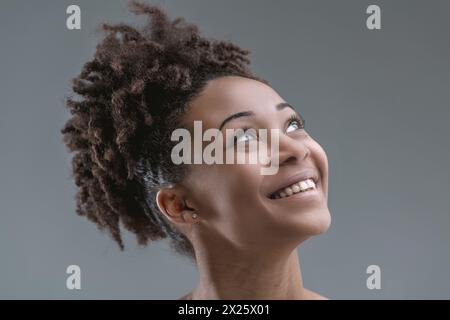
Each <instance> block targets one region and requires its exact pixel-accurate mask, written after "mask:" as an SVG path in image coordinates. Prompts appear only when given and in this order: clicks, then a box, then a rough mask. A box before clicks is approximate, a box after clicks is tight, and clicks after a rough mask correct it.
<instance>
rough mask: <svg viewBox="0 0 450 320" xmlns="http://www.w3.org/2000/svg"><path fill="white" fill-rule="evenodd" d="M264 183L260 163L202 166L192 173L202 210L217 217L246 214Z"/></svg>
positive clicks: (192, 184)
mask: <svg viewBox="0 0 450 320" xmlns="http://www.w3.org/2000/svg"><path fill="white" fill-rule="evenodd" d="M260 184H261V176H260V174H259V166H255V165H247V164H222V165H199V166H196V167H194V168H193V169H192V171H191V174H190V175H189V186H190V187H192V189H191V191H192V193H193V195H194V197H195V199H196V202H197V204H198V206H199V207H200V208H201V209H199V210H205V211H207V212H208V213H207V214H208V215H211V216H215V217H217V218H220V217H221V216H226V217H227V219H233V215H241V216H242V215H244V214H245V212H246V211H248V210H249V208H251V207H252V205H254V204H253V202H255V201H256V200H258V192H259V186H260ZM250 203H252V205H250ZM221 220H222V219H221Z"/></svg>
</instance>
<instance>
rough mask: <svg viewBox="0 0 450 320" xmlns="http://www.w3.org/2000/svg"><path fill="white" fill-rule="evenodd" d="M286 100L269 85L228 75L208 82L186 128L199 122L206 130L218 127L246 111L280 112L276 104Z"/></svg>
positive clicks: (195, 100) (189, 113)
mask: <svg viewBox="0 0 450 320" xmlns="http://www.w3.org/2000/svg"><path fill="white" fill-rule="evenodd" d="M282 101H283V99H281V97H280V96H279V95H278V94H277V93H276V92H275V91H274V90H273V89H272V88H271V87H269V86H268V85H266V84H264V83H262V82H259V81H256V80H253V79H247V78H243V77H237V76H227V77H221V78H218V79H214V80H211V81H209V82H208V84H207V85H206V86H205V88H204V89H203V91H202V92H201V93H200V94H199V95H198V96H197V97H195V98H194V99H193V100H192V101H191V103H190V105H189V109H188V112H187V114H186V116H185V119H184V120H185V121H184V122H185V123H186V125H188V126H189V125H190V124H192V123H193V121H195V120H201V121H203V124H204V127H217V126H218V125H219V124H220V122H221V121H222V120H223V119H225V118H226V117H228V116H230V115H232V114H235V113H237V112H242V111H253V112H255V113H256V114H257V115H258V114H261V113H268V112H276V111H275V107H274V106H275V105H276V104H277V103H279V102H282Z"/></svg>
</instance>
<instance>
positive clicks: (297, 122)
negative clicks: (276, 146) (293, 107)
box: [286, 115, 305, 133]
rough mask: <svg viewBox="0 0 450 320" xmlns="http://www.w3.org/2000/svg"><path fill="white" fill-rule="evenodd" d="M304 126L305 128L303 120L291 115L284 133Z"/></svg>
mask: <svg viewBox="0 0 450 320" xmlns="http://www.w3.org/2000/svg"><path fill="white" fill-rule="evenodd" d="M304 128H305V120H304V119H302V118H300V117H299V116H297V115H292V116H291V117H290V118H289V120H288V127H287V128H286V133H289V132H292V131H295V130H299V129H304Z"/></svg>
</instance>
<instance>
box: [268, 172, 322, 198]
mask: <svg viewBox="0 0 450 320" xmlns="http://www.w3.org/2000/svg"><path fill="white" fill-rule="evenodd" d="M317 185H318V181H317V180H316V181H314V178H313V177H310V178H307V179H303V180H301V181H297V182H295V183H293V184H291V185H289V186H287V187H284V188H281V189H279V190H277V191H275V192H273V193H271V194H270V195H268V197H269V198H270V199H273V200H275V199H282V198H288V197H290V196H293V195H295V194H297V193H303V192H308V191H311V190H316V189H317Z"/></svg>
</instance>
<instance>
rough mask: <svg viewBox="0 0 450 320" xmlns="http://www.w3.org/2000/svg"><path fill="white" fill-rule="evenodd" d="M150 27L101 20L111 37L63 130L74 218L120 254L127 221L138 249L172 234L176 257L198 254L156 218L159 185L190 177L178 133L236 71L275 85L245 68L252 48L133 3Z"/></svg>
mask: <svg viewBox="0 0 450 320" xmlns="http://www.w3.org/2000/svg"><path fill="white" fill-rule="evenodd" d="M129 7H130V9H131V11H132V12H134V13H136V14H144V15H147V16H148V22H147V23H146V25H145V26H144V27H141V28H135V27H132V26H130V25H126V24H115V25H110V24H102V31H104V32H105V34H106V35H105V37H104V38H103V39H102V41H101V42H100V43H99V44H98V45H97V48H96V52H95V54H94V57H93V58H92V60H91V61H89V62H87V63H86V64H85V65H84V66H83V68H82V71H81V73H80V74H79V75H78V76H77V77H76V78H74V79H73V80H72V89H73V91H74V92H75V93H76V95H77V98H74V97H73V95H71V96H70V97H68V98H67V99H66V104H67V108H68V109H69V110H70V113H71V118H70V119H69V120H68V121H67V123H66V124H65V125H64V127H63V128H62V129H61V133H62V134H63V140H64V143H65V144H66V146H67V147H68V149H69V150H70V151H71V152H73V153H74V154H73V158H72V170H73V177H74V180H75V184H76V186H77V187H78V189H77V194H76V212H77V214H79V215H81V216H85V217H87V218H88V219H89V220H91V221H93V222H94V223H96V224H97V226H98V228H99V229H100V230H105V229H106V230H108V231H109V233H110V234H111V236H112V238H113V239H114V240H115V241H116V242H117V244H118V245H119V247H120V248H121V249H122V250H123V248H124V245H123V241H122V237H121V230H120V224H122V225H123V226H124V227H125V228H126V229H128V230H129V231H131V232H132V233H134V234H135V235H136V238H137V241H138V243H139V244H140V245H146V244H147V243H148V242H149V241H153V240H158V239H162V238H167V237H168V236H169V239H171V240H172V241H171V242H170V244H171V247H172V248H173V249H175V250H176V251H177V252H178V253H181V254H184V255H186V256H188V257H191V258H194V259H195V254H194V248H193V247H192V244H191V243H190V241H189V240H188V239H187V238H186V237H185V236H184V235H183V234H181V233H180V232H179V231H178V230H177V229H176V228H175V227H174V226H173V225H172V224H171V223H170V222H169V221H168V220H167V219H166V217H165V216H164V215H163V214H162V213H161V212H159V209H158V207H157V205H156V203H155V202H156V201H155V198H156V193H157V191H158V190H159V188H161V187H163V186H167V185H170V184H173V183H177V182H179V181H181V180H182V179H183V175H184V172H185V169H186V168H185V167H184V166H183V165H174V164H173V163H172V161H171V157H170V154H171V146H172V145H173V142H171V141H170V137H171V133H172V131H173V130H174V129H175V128H177V127H178V126H180V119H182V116H183V113H184V112H186V110H187V109H188V104H189V101H191V99H192V98H193V97H195V96H196V95H197V94H199V93H200V92H201V90H202V88H204V86H205V85H206V83H207V81H209V80H211V79H215V78H218V77H221V76H228V75H235V76H241V77H246V78H250V79H254V80H258V81H261V82H263V83H266V84H267V83H268V82H267V81H266V80H264V79H261V78H258V77H256V76H254V75H253V74H252V73H251V72H250V70H249V69H248V66H247V65H249V64H250V61H249V59H248V58H247V55H248V54H249V53H250V51H249V50H244V49H241V48H239V47H238V46H236V45H235V44H233V43H230V42H228V41H218V40H214V39H208V38H204V37H202V36H200V33H199V31H198V28H197V26H195V25H193V24H190V23H187V22H186V21H185V20H184V18H177V19H175V20H173V21H170V20H169V18H168V17H167V15H166V13H165V12H164V11H163V10H162V9H161V8H160V7H158V6H154V5H148V4H144V3H141V2H136V1H130V3H129Z"/></svg>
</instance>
